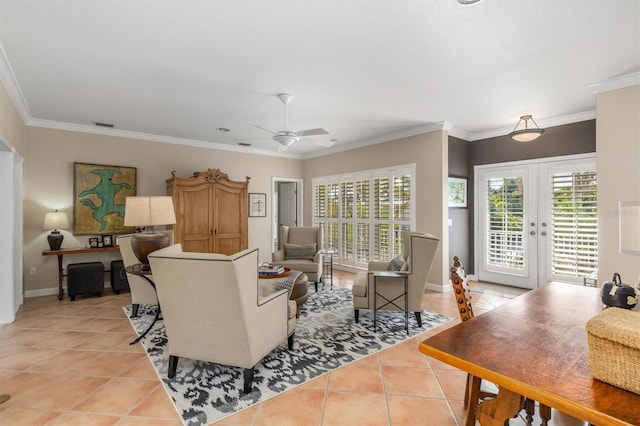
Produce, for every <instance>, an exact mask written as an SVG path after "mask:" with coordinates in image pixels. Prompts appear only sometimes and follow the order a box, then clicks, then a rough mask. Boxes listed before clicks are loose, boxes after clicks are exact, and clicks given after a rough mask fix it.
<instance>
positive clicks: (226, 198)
mask: <svg viewBox="0 0 640 426" xmlns="http://www.w3.org/2000/svg"><path fill="white" fill-rule="evenodd" d="M249 179H250V178H249V177H247V178H246V180H245V181H244V182H237V181H232V180H229V176H228V175H227V174H226V173H223V172H221V171H220V170H219V169H208V170H207V171H204V172H194V173H193V176H192V177H190V178H181V177H177V176H176V172H175V171H173V172H171V178H170V179H167V195H171V196H172V197H173V204H174V207H175V213H176V224H175V225H174V226H173V230H174V231H173V232H174V240H175V242H176V243H180V244H182V250H184V251H190V252H201V253H222V254H233V253H237V252H239V251H241V250H244V249H246V248H247V246H248V239H247V232H248V215H249V213H248V210H247V197H248V193H247V192H248V187H249Z"/></svg>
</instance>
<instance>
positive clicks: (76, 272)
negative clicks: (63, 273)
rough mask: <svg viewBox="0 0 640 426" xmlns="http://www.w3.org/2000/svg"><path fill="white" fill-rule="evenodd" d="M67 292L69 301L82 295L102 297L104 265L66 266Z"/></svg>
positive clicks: (88, 263)
mask: <svg viewBox="0 0 640 426" xmlns="http://www.w3.org/2000/svg"><path fill="white" fill-rule="evenodd" d="M67 292H68V293H69V298H70V299H71V301H74V300H76V296H78V295H82V294H95V295H96V296H98V297H100V296H102V293H103V292H104V265H103V264H102V262H85V263H71V264H69V265H68V266H67Z"/></svg>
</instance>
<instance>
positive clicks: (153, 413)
mask: <svg viewBox="0 0 640 426" xmlns="http://www.w3.org/2000/svg"><path fill="white" fill-rule="evenodd" d="M131 415H132V416H139V417H155V418H162V419H170V420H180V416H179V415H178V411H176V408H175V407H174V405H173V402H172V401H171V398H169V395H167V391H165V389H164V386H163V385H162V384H159V385H157V386H156V388H155V389H154V390H153V391H152V392H151V393H150V394H149V396H147V397H146V398H145V399H144V400H143V401H142V402H140V404H139V405H138V406H137V407H136V408H134V409H133V411H132V412H131Z"/></svg>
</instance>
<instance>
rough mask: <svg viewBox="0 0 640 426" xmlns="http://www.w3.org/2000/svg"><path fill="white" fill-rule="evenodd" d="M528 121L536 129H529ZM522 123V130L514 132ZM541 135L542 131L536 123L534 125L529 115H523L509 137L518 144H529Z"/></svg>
mask: <svg viewBox="0 0 640 426" xmlns="http://www.w3.org/2000/svg"><path fill="white" fill-rule="evenodd" d="M529 120H531V121H532V122H533V124H534V125H535V126H536V127H531V128H529ZM522 121H524V129H520V130H516V129H517V128H518V126H519V125H520V123H521V122H522ZM543 133H544V129H541V128H540V127H538V123H536V121H535V120H534V119H533V117H532V116H531V115H523V116H521V117H520V120H519V121H518V123H517V124H516V126H515V127H514V128H513V130H512V131H511V132H510V133H509V136H510V137H511V139H513V140H515V141H518V142H531V141H532V140H535V139H538V138H539V137H540V136H541V135H542V134H543Z"/></svg>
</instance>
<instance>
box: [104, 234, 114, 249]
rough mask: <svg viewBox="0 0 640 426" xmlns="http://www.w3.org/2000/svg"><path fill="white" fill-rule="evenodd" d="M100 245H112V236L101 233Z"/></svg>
mask: <svg viewBox="0 0 640 426" xmlns="http://www.w3.org/2000/svg"><path fill="white" fill-rule="evenodd" d="M102 246H103V247H112V246H113V236H112V235H103V236H102Z"/></svg>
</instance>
